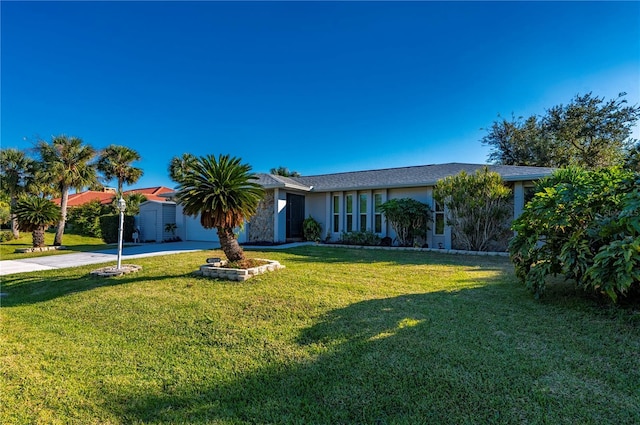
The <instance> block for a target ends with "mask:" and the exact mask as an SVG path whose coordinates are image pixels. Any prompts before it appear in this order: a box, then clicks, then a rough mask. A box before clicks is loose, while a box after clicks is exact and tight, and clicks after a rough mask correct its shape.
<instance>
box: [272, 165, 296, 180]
mask: <svg viewBox="0 0 640 425" xmlns="http://www.w3.org/2000/svg"><path fill="white" fill-rule="evenodd" d="M269 172H270V173H271V174H275V175H276V176H284V177H300V173H298V172H297V171H289V169H288V168H287V167H283V166H282V165H281V166H279V167H278V168H272V169H271V171H269Z"/></svg>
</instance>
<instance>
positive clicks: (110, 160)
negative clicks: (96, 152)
mask: <svg viewBox="0 0 640 425" xmlns="http://www.w3.org/2000/svg"><path fill="white" fill-rule="evenodd" d="M139 160H140V155H139V154H138V152H136V151H135V150H133V149H131V148H128V147H126V146H119V145H109V146H107V148H106V149H105V150H104V151H103V152H102V153H101V154H100V158H99V159H98V163H97V168H98V170H99V171H100V172H102V174H104V177H105V179H106V180H107V181H108V180H111V179H116V180H117V181H118V193H119V194H122V186H123V184H124V183H126V184H133V183H135V182H137V181H138V180H139V179H140V177H142V175H143V174H144V172H143V171H142V169H141V168H137V167H134V166H133V165H131V164H132V163H133V162H135V161H139Z"/></svg>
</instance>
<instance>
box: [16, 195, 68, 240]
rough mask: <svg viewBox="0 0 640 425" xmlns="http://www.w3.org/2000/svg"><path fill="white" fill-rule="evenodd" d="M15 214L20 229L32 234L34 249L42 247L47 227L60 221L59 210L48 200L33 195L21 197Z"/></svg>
mask: <svg viewBox="0 0 640 425" xmlns="http://www.w3.org/2000/svg"><path fill="white" fill-rule="evenodd" d="M15 214H16V217H17V218H18V223H19V225H20V228H22V229H24V230H25V231H27V232H32V233H31V235H32V243H33V246H34V247H35V248H39V247H43V246H44V245H45V243H44V233H45V231H46V230H47V227H49V226H50V225H52V224H54V223H56V222H57V221H58V220H59V219H60V215H61V213H60V208H59V207H58V206H57V205H56V204H54V203H53V202H51V201H50V200H48V199H44V198H40V197H38V196H34V195H24V196H21V197H20V198H19V199H18V201H17V202H16V208H15Z"/></svg>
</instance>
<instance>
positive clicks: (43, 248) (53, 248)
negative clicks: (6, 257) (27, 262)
mask: <svg viewBox="0 0 640 425" xmlns="http://www.w3.org/2000/svg"><path fill="white" fill-rule="evenodd" d="M59 249H67V247H66V246H64V245H59V246H41V247H38V248H17V249H16V250H15V252H17V253H20V254H25V253H27V252H45V251H57V250H59Z"/></svg>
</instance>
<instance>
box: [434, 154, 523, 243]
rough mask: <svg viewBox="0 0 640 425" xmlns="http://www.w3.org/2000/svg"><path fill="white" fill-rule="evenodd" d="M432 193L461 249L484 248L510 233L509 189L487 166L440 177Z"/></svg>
mask: <svg viewBox="0 0 640 425" xmlns="http://www.w3.org/2000/svg"><path fill="white" fill-rule="evenodd" d="M433 197H434V198H435V199H436V201H438V202H439V203H441V204H442V205H444V207H445V211H446V220H447V224H448V225H449V226H451V230H452V233H453V236H454V238H455V240H456V243H457V244H459V245H460V247H461V248H463V249H466V250H470V251H487V250H488V249H489V248H491V247H492V246H491V243H492V242H499V241H500V240H501V239H504V238H505V237H506V236H507V235H508V234H509V233H510V231H509V225H510V219H511V217H512V214H513V207H512V205H511V203H510V198H511V189H509V188H508V187H507V186H506V185H505V184H504V182H503V181H502V177H501V176H500V174H498V173H496V172H493V171H490V170H489V168H488V167H483V168H482V169H479V170H477V171H476V172H475V173H474V174H467V173H466V172H464V171H461V172H460V173H459V174H456V175H455V176H449V177H446V178H444V179H441V180H439V181H438V182H437V183H436V185H435V187H434V189H433Z"/></svg>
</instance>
